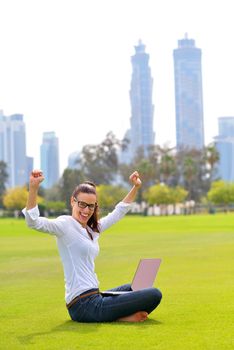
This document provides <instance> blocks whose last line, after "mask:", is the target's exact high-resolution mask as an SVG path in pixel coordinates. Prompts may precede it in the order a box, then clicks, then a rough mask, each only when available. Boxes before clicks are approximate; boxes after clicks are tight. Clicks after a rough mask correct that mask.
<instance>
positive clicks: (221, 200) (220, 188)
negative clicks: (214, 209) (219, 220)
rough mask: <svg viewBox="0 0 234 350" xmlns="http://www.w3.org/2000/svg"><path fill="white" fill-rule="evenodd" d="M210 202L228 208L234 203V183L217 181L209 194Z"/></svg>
mask: <svg viewBox="0 0 234 350" xmlns="http://www.w3.org/2000/svg"><path fill="white" fill-rule="evenodd" d="M207 197H208V200H209V201H210V202H211V203H214V204H217V205H225V206H228V205H230V204H233V203H234V183H228V182H225V181H215V182H213V183H212V186H211V189H210V191H209V192H208V194H207Z"/></svg>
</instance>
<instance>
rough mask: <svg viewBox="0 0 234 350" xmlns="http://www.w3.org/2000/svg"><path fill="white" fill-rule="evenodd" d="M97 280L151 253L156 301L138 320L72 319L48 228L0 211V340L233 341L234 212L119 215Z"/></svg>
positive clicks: (8, 345)
mask: <svg viewBox="0 0 234 350" xmlns="http://www.w3.org/2000/svg"><path fill="white" fill-rule="evenodd" d="M100 247H101V253H100V256H99V257H98V259H97V262H96V271H97V273H98V277H99V280H100V282H101V286H100V287H101V289H106V288H111V287H114V286H117V285H120V284H123V283H127V282H129V281H131V278H132V275H133V273H134V271H135V269H136V266H137V263H138V261H139V259H140V258H141V257H145V258H147V257H148V258H150V257H161V258H162V259H163V262H162V265H161V267H160V270H159V273H158V277H157V281H156V286H157V287H158V288H160V290H161V291H162V293H163V300H162V303H161V305H160V306H159V307H158V308H157V309H156V311H154V312H153V313H152V314H151V315H150V317H149V319H148V320H147V321H146V322H144V323H140V324H126V323H117V322H116V323H100V324H97V323H95V324H85V323H75V322H72V321H71V320H70V319H69V315H68V313H67V311H66V308H65V305H64V285H63V271H62V266H61V263H60V258H59V256H58V252H57V248H56V243H55V240H54V238H53V237H51V236H49V235H46V234H43V233H38V232H35V231H32V230H30V229H28V228H26V225H25V223H24V221H23V220H16V219H1V220H0V300H1V303H0V317H1V322H0V349H4V350H7V349H14V350H15V349H30V350H31V349H35V350H43V349H45V350H47V349H49V350H54V349H64V350H73V349H82V350H86V349H89V350H90V349H95V350H99V349H100V350H103V349H107V350H118V349H121V350H125V349H128V348H131V349H134V350H138V349H146V350H148V349H160V350H174V349H180V350H185V349H186V350H190V349H191V350H196V349H197V350H198V349H199V350H216V349H217V350H222V349H223V350H228V349H233V348H234V335H233V333H234V332H233V314H234V278H233V277H234V262H233V256H234V253H233V252H234V216H233V214H228V215H222V214H216V215H213V216H211V215H210V216H209V215H207V216H205V215H204V216H202V215H201V216H179V217H160V218H156V217H137V216H134V217H133V216H129V217H126V218H125V219H123V220H122V221H121V222H119V223H118V224H116V225H115V226H113V227H112V228H111V229H109V231H107V232H106V233H103V235H102V237H101V238H100Z"/></svg>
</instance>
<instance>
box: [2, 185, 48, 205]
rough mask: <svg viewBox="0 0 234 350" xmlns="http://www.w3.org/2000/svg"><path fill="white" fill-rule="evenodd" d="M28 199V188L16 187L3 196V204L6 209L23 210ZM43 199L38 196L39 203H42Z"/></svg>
mask: <svg viewBox="0 0 234 350" xmlns="http://www.w3.org/2000/svg"><path fill="white" fill-rule="evenodd" d="M27 198H28V190H27V189H26V187H19V186H18V187H14V188H11V189H9V190H7V192H6V194H5V195H4V196H3V204H4V206H5V208H6V209H10V210H21V209H23V208H24V207H25V205H26V202H27ZM42 200H43V199H42V198H41V197H39V196H38V198H37V202H38V203H40V202H41V201H42Z"/></svg>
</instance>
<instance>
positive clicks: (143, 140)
mask: <svg viewBox="0 0 234 350" xmlns="http://www.w3.org/2000/svg"><path fill="white" fill-rule="evenodd" d="M131 61H132V79H131V89H130V102H131V119H130V129H129V130H128V131H127V133H126V138H128V139H129V141H130V143H129V146H128V151H127V152H124V153H123V155H122V161H123V162H126V163H128V162H129V161H131V159H132V158H133V157H134V155H135V153H136V151H137V149H138V148H139V147H142V148H143V150H144V152H147V148H148V146H149V145H153V144H154V131H153V116H154V106H153V104H152V88H153V79H152V77H151V70H150V67H149V54H147V53H146V52H145V45H144V44H143V43H142V42H141V40H139V42H138V45H136V46H135V55H134V56H132V57H131Z"/></svg>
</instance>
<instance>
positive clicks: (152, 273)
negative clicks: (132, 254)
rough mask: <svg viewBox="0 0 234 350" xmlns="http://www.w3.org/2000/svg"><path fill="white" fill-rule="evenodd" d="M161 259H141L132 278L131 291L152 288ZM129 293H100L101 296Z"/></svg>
mask: <svg viewBox="0 0 234 350" xmlns="http://www.w3.org/2000/svg"><path fill="white" fill-rule="evenodd" d="M160 264H161V259H141V260H140V261H139V264H138V266H137V269H136V272H135V275H134V277H133V280H132V283H131V288H132V290H133V291H136V290H141V289H144V288H151V287H153V284H154V281H155V278H156V275H157V272H158V270H159V266H160ZM124 293H131V291H111V290H110V291H109V290H106V291H104V292H101V294H103V295H119V294H124Z"/></svg>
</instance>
